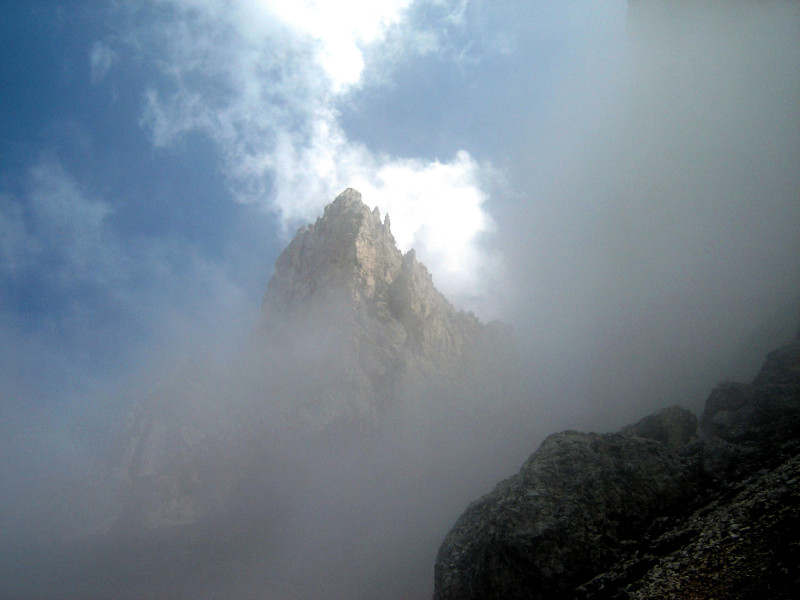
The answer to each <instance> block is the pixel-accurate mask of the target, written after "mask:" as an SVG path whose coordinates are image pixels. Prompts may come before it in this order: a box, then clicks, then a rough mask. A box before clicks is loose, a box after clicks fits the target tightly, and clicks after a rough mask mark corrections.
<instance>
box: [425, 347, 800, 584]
mask: <svg viewBox="0 0 800 600" xmlns="http://www.w3.org/2000/svg"><path fill="white" fill-rule="evenodd" d="M702 424H703V427H704V432H703V433H704V434H705V435H704V437H701V438H699V439H698V438H696V437H695V434H696V429H697V421H696V419H695V418H694V415H692V414H691V413H689V412H688V411H686V410H684V409H681V408H679V407H672V408H668V409H665V410H664V411H661V412H660V413H657V414H655V415H651V416H649V417H646V418H644V419H642V420H641V421H639V422H638V423H636V424H634V425H629V426H627V427H625V428H623V430H622V433H620V434H604V435H598V434H580V433H575V432H565V433H561V434H557V435H555V436H551V437H550V438H548V439H547V440H545V442H544V443H543V444H542V446H541V447H540V448H539V450H537V451H536V452H535V453H534V454H533V455H532V456H531V457H530V459H529V460H528V461H527V462H526V463H525V465H524V466H523V467H522V469H521V471H520V472H519V474H517V475H516V476H514V477H512V478H510V479H508V480H506V481H504V482H502V483H500V484H499V485H498V486H497V488H496V489H495V490H494V491H493V492H491V493H490V494H488V495H487V496H484V497H483V498H482V499H480V500H479V501H477V502H476V503H474V504H472V505H471V506H470V507H469V508H468V509H467V510H466V512H465V513H464V514H463V515H462V516H461V517H460V518H459V519H458V521H457V522H456V524H455V526H454V527H453V529H452V530H451V532H450V533H449V534H448V535H447V537H446V538H445V540H444V542H443V544H442V546H441V548H440V550H439V555H438V558H437V561H436V568H435V592H434V598H435V599H437V600H472V599H476V600H477V599H478V598H481V599H493V598H497V599H499V598H530V599H535V598H576V599H577V598H596V599H600V598H603V599H605V598H614V599H617V598H619V599H629V598H640V599H644V598H676V599H677V598H737V599H738V598H741V599H745V598H756V597H770V598H786V599H788V598H793V597H796V594H797V591H798V590H800V577H799V576H798V574H797V571H796V568H795V567H796V564H797V560H798V558H800V551H798V548H800V508H798V507H800V343H798V342H797V341H795V342H793V343H791V344H789V345H787V346H785V347H783V348H780V349H778V350H776V351H774V352H772V353H770V354H769V355H768V357H767V360H766V362H765V364H764V367H763V368H762V369H761V371H760V372H759V374H758V375H757V376H756V378H755V379H754V380H753V382H752V383H751V384H749V385H745V384H737V383H725V384H722V385H720V386H718V387H717V388H716V389H715V390H714V391H713V392H712V393H711V395H710V396H709V398H708V400H707V403H706V408H705V411H704V413H703V419H702ZM647 438H649V439H647Z"/></svg>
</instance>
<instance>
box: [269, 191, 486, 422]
mask: <svg viewBox="0 0 800 600" xmlns="http://www.w3.org/2000/svg"><path fill="white" fill-rule="evenodd" d="M484 328H485V326H484V325H483V324H481V323H480V322H479V321H478V319H477V318H475V317H474V315H471V314H466V313H463V312H459V311H457V310H456V309H455V308H454V307H453V306H452V305H451V304H450V302H448V301H447V299H446V298H445V297H444V296H443V295H442V294H441V293H439V291H438V290H437V289H436V287H435V286H434V284H433V278H432V277H431V275H430V273H428V270H427V269H426V268H425V266H424V265H422V264H421V263H420V262H419V261H417V259H416V254H415V253H414V251H413V250H409V251H408V252H407V253H405V254H403V253H402V252H401V251H400V250H399V249H398V248H397V245H396V243H395V239H394V236H393V235H392V232H391V229H390V221H389V219H388V215H387V218H386V219H384V221H383V222H382V221H381V218H380V211H379V210H378V209H377V208H375V209H374V210H370V208H369V207H367V206H366V205H365V204H364V202H363V201H362V199H361V194H360V193H359V192H358V191H356V190H354V189H352V188H348V189H347V190H345V191H344V192H342V193H341V194H339V196H337V198H336V199H335V200H334V201H333V202H332V203H331V204H329V205H328V206H327V207H325V210H324V212H323V215H322V217H320V218H318V219H317V220H316V222H315V223H314V224H312V225H307V226H305V227H303V228H301V229H300V230H299V231H298V232H297V235H296V236H295V238H294V239H293V240H292V242H291V243H290V244H289V246H288V247H287V248H286V249H285V250H284V251H283V252H282V253H281V255H280V256H279V257H278V260H277V261H276V263H275V273H274V275H273V277H272V279H271V280H270V282H269V286H268V287H267V293H266V295H265V297H264V302H263V304H262V311H261V323H260V331H261V337H262V338H263V340H264V341H265V343H267V344H270V343H272V344H275V343H278V344H280V345H281V346H282V347H283V348H286V349H287V352H290V353H293V356H294V358H295V359H296V360H297V361H299V362H300V363H303V364H304V365H305V366H304V372H305V375H304V382H306V383H307V382H309V381H318V382H319V385H318V386H317V385H316V384H314V385H315V386H316V387H313V389H311V388H308V389H307V386H306V387H304V388H303V389H302V392H301V394H300V396H302V398H301V399H300V400H298V401H299V402H301V403H309V402H310V403H311V404H312V405H314V406H309V407H308V409H307V410H305V412H306V413H307V414H310V415H314V417H313V420H315V421H317V423H318V425H319V424H321V425H322V426H323V427H324V426H326V425H327V424H328V422H329V421H333V420H336V419H338V418H339V417H340V416H342V415H344V416H345V418H346V419H353V418H354V419H355V420H357V421H374V420H375V419H377V416H378V415H379V413H380V412H381V410H382V409H383V408H384V407H385V406H387V405H389V404H390V403H391V401H392V398H393V397H395V396H396V395H397V393H398V386H400V385H401V380H402V381H406V380H408V379H409V378H411V379H415V378H419V377H424V376H426V375H427V374H431V373H435V372H438V371H441V370H442V369H447V368H449V365H452V364H454V363H457V362H459V361H460V359H461V358H462V357H463V356H465V355H466V354H467V353H468V352H469V351H470V350H471V349H472V348H474V347H475V346H476V345H477V340H478V338H479V337H480V335H481V332H482V331H483V329H484ZM276 340H277V342H276ZM309 373H310V374H311V376H309V375H308V374H309ZM321 398H324V399H325V400H324V404H325V406H320V405H319V403H320V399H321Z"/></svg>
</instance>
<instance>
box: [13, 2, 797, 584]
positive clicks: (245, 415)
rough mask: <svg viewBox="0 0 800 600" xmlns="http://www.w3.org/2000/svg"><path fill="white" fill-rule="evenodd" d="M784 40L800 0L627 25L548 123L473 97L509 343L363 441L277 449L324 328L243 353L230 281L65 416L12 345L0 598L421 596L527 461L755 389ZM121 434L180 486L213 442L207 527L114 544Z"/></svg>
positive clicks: (489, 309) (778, 202)
mask: <svg viewBox="0 0 800 600" xmlns="http://www.w3.org/2000/svg"><path fill="white" fill-rule="evenodd" d="M798 31H800V10H799V9H798V3H797V2H759V3H745V2H685V3H674V2H669V3H663V4H662V3H658V2H655V1H652V2H651V1H639V2H631V3H630V4H629V8H628V14H627V17H626V18H625V26H624V27H623V28H620V29H619V30H618V31H617V32H616V33H617V35H618V37H615V38H614V39H613V40H611V41H610V42H608V43H606V44H604V45H601V46H598V47H597V48H589V47H586V46H584V47H582V48H580V49H576V50H575V52H576V57H575V58H574V59H573V61H572V62H571V63H570V64H571V68H570V69H569V70H567V71H565V72H564V73H562V74H559V76H557V77H555V78H554V79H553V84H552V89H551V90H550V91H549V96H548V101H547V103H546V106H544V107H542V106H540V105H537V108H536V110H537V111H541V112H540V114H539V113H537V114H535V115H532V114H529V111H530V110H531V108H530V107H529V106H528V104H529V102H530V99H529V97H528V96H527V95H526V94H525V93H519V94H516V95H511V96H509V98H507V102H506V103H503V104H498V103H494V104H493V103H492V102H490V101H489V100H486V99H484V100H481V99H480V98H476V106H475V111H476V113H477V112H479V111H483V112H482V113H481V114H482V116H481V119H483V120H485V121H486V122H488V123H491V124H492V125H493V126H495V127H497V129H498V130H501V131H503V132H504V135H503V136H502V140H501V141H499V142H497V144H498V145H502V152H501V151H500V150H499V149H498V148H497V147H491V146H487V148H488V149H487V150H486V151H485V152H486V154H487V156H486V158H487V160H493V161H494V163H493V164H494V166H495V170H496V172H497V173H501V174H502V176H499V177H497V178H495V179H494V180H493V181H492V183H491V186H490V188H491V189H489V190H487V192H488V193H487V195H486V197H487V198H488V199H487V200H486V201H485V202H484V204H483V208H484V209H485V210H486V211H487V212H488V214H490V215H491V218H492V222H493V227H494V234H491V233H490V232H488V231H483V232H482V235H481V237H480V245H473V246H471V252H473V251H475V252H477V250H475V249H476V248H478V249H480V251H481V252H482V253H483V254H482V256H481V257H480V260H479V262H480V263H481V264H482V265H484V269H485V268H486V267H485V266H486V265H489V266H490V267H491V269H490V270H492V272H491V273H486V272H482V273H483V277H485V278H486V279H485V280H484V281H483V283H481V284H479V285H478V284H476V287H477V288H479V289H480V290H481V293H482V294H485V297H482V298H479V299H473V300H474V302H472V304H471V305H470V307H477V308H476V310H479V311H481V310H483V311H484V312H483V313H481V317H484V318H485V317H487V316H488V317H498V318H499V319H500V320H501V321H503V322H505V323H507V324H509V325H510V327H511V329H513V332H514V333H513V335H514V339H515V342H514V343H515V346H516V349H515V351H516V355H517V357H518V361H519V362H517V363H514V364H501V365H499V364H492V365H489V366H490V367H491V368H487V370H486V373H487V374H486V375H485V377H486V378H485V379H484V380H482V381H481V382H480V383H481V385H479V386H473V385H464V386H454V387H452V388H448V387H447V386H445V385H442V384H441V382H438V383H437V382H427V383H425V384H424V385H421V386H420V387H418V388H409V389H408V390H406V397H404V398H402V400H403V402H402V404H399V406H402V409H398V410H397V411H395V412H391V411H390V412H389V413H387V415H386V416H385V419H383V420H382V421H381V424H380V426H379V427H377V428H376V429H374V430H370V431H362V430H359V429H354V430H353V431H345V432H338V433H337V434H336V435H331V436H320V435H317V434H316V433H315V432H313V431H309V429H308V428H307V427H304V426H297V427H294V426H288V425H287V422H293V421H292V420H293V419H294V415H293V414H292V411H294V410H295V409H296V402H295V401H296V399H297V397H298V396H299V395H301V394H303V393H307V392H308V390H309V389H310V390H315V389H317V388H315V387H314V385H316V384H315V383H314V382H313V381H310V379H309V377H308V373H309V365H308V362H309V361H310V360H311V357H309V355H308V349H312V348H313V349H314V352H316V353H317V354H316V355H315V356H314V357H313V360H314V361H316V364H317V365H318V369H319V373H321V374H322V375H320V381H322V383H323V384H324V382H325V377H329V376H333V371H335V365H336V358H337V356H336V344H335V339H336V332H335V331H334V332H333V333H332V334H331V336H332V337H331V339H332V340H333V341H332V342H331V344H330V345H329V347H328V348H325V347H322V346H321V345H320V342H319V335H318V334H319V331H320V330H321V328H323V327H330V326H331V324H330V323H326V322H310V323H304V324H303V325H302V328H301V329H292V330H290V331H289V332H288V333H286V336H287V338H288V339H290V340H291V343H290V344H289V345H288V346H281V347H279V348H274V347H273V348H268V349H263V348H262V349H261V351H259V352H254V350H253V345H252V344H253V342H252V339H251V335H252V332H253V331H254V330H255V329H256V325H257V318H258V317H257V314H258V306H257V301H256V302H250V301H251V300H252V297H251V296H252V295H251V296H248V295H247V294H245V293H243V292H242V291H241V289H240V288H239V287H237V286H236V285H235V284H234V283H232V281H231V280H229V279H227V278H226V276H224V275H218V276H215V278H214V280H213V281H214V289H215V293H214V298H213V302H212V300H208V305H207V306H205V305H204V306H205V307H201V308H198V309H193V310H192V311H190V313H191V315H192V316H193V317H194V318H193V319H192V320H191V321H190V322H188V323H187V322H186V319H187V317H185V316H184V317H180V318H179V317H177V316H175V314H174V312H171V311H167V310H164V311H159V310H158V309H153V311H152V313H153V314H152V316H153V319H154V321H155V322H157V323H159V325H156V326H155V327H160V326H161V324H163V327H164V329H165V330H168V331H169V332H171V333H172V334H173V336H172V337H173V338H181V339H183V340H184V342H182V343H176V342H175V341H174V339H172V340H171V339H170V336H169V335H164V336H162V337H153V338H152V341H151V345H150V346H148V347H147V348H146V349H144V350H141V351H137V353H136V357H135V360H134V361H133V363H134V364H132V365H129V366H128V368H127V369H117V370H115V371H114V374H113V376H112V377H109V378H99V377H95V378H94V379H93V380H92V381H88V382H87V381H80V382H76V383H75V387H74V389H70V390H67V392H68V394H69V395H70V397H71V398H74V401H73V402H71V404H70V406H71V407H72V408H71V410H70V411H67V412H65V414H61V413H58V414H53V413H54V411H49V410H48V409H49V408H51V406H48V405H47V404H41V403H37V404H36V406H35V407H31V406H26V405H25V401H26V398H29V397H34V396H43V397H44V396H47V395H48V394H53V391H52V390H53V388H55V387H57V385H56V384H51V383H48V381H47V373H43V374H37V373H26V372H25V365H24V364H21V365H20V369H19V370H18V369H17V368H16V365H17V362H15V353H14V352H13V348H27V350H26V351H25V352H26V353H37V352H38V353H43V355H45V356H51V355H52V356H53V358H52V362H53V363H55V364H57V365H60V364H62V363H63V365H62V366H60V367H59V368H60V369H62V370H65V371H66V370H68V369H70V368H71V366H72V363H70V361H69V360H66V359H65V358H64V357H63V356H61V357H59V355H58V354H59V352H65V351H67V350H65V349H63V348H55V349H53V348H49V347H48V346H47V343H46V341H42V340H39V339H36V338H35V337H32V336H30V335H26V333H25V332H24V331H18V332H14V337H13V341H10V342H9V345H4V346H5V347H4V351H3V354H2V356H3V357H4V358H7V359H8V361H7V362H6V361H4V362H6V364H7V365H8V366H6V367H3V368H2V373H3V378H4V379H5V382H4V387H3V391H2V394H3V398H2V400H3V402H4V404H5V406H4V407H3V410H2V419H3V424H2V425H1V426H0V433H1V434H2V441H1V442H0V450H1V451H2V455H3V457H4V458H3V461H2V462H3V465H2V471H1V472H0V478H1V479H0V481H1V482H2V493H1V494H0V503H1V504H0V518H2V522H3V523H4V533H3V539H2V541H1V542H0V597H2V598H14V599H20V598H42V599H46V598H110V597H114V598H142V597H148V598H219V597H226V598H241V599H244V600H247V599H250V598H268V599H278V600H283V599H289V598H292V599H297V598H326V599H329V600H337V599H345V598H347V599H350V600H353V599H364V600H367V599H372V598H385V599H392V598H397V599H400V598H403V599H410V598H420V599H421V598H427V597H430V594H431V591H432V586H433V564H434V560H435V556H436V551H437V549H438V545H439V543H440V542H441V541H442V539H443V538H444V536H445V534H446V533H447V531H448V530H449V528H450V527H451V526H452V525H453V523H454V522H455V520H456V519H457V517H458V515H459V514H460V513H461V512H462V511H463V509H464V508H466V506H467V505H468V504H469V503H470V502H471V501H473V500H476V499H477V498H478V497H480V496H481V495H482V494H484V493H486V492H488V491H490V490H491V489H492V487H493V486H494V485H495V484H496V483H497V482H498V481H500V480H501V479H503V478H505V477H507V476H509V475H511V474H513V473H515V472H516V471H517V469H518V468H519V466H520V465H521V464H522V463H523V462H524V460H525V459H526V458H527V457H528V455H529V454H530V453H532V452H533V451H534V450H535V449H536V447H537V446H538V444H539V443H540V442H541V441H542V439H544V437H545V436H546V435H548V434H550V433H553V432H555V431H558V430H561V429H566V428H570V429H581V430H594V431H605V430H613V429H617V428H619V427H620V426H622V425H624V424H626V423H629V422H632V421H635V420H637V419H638V418H640V417H642V416H644V415H646V414H648V413H649V412H652V411H654V410H657V409H659V408H662V407H665V406H669V405H672V404H676V403H679V404H682V405H684V406H686V407H688V408H690V409H692V410H694V411H695V412H698V411H699V410H700V408H701V407H702V403H703V401H704V400H705V398H706V396H707V395H708V393H709V392H710V390H711V389H712V387H713V386H714V385H715V384H716V383H717V382H719V381H721V380H725V379H738V380H749V378H751V377H752V376H753V375H754V374H755V371H756V370H757V368H758V366H759V365H760V363H761V361H762V360H763V356H764V354H765V353H766V352H767V351H769V350H771V349H773V348H774V347H776V346H778V345H780V344H782V343H784V342H786V341H788V340H789V339H790V338H792V336H793V335H794V334H795V332H796V331H797V327H798V323H799V322H800V235H799V234H798V232H800V169H798V165H800V101H799V100H798V99H799V98H800V44H799V43H798V40H797V32H798ZM595 50H596V51H595ZM109 60H110V59H109ZM106 68H110V67H106ZM526 75H527V74H526V73H521V74H520V77H525V76H526ZM520 89H521V90H522V92H524V91H525V87H524V85H520ZM490 100H491V99H490ZM154 118H155V117H154ZM479 126H480V125H479V124H478V125H476V127H479ZM476 155H477V156H478V157H479V158H480V159H482V158H483V157H481V156H480V155H479V154H476ZM470 164H472V163H470ZM471 168H472V167H471ZM312 187H313V186H312ZM301 188H302V189H303V190H306V188H304V187H302V186H301ZM290 189H292V190H295V189H296V188H294V187H292V188H290ZM362 191H365V190H362ZM284 195H291V194H288V193H287V192H285V191H284V192H283V193H282V196H281V197H283V196H284ZM364 199H365V201H366V202H367V203H368V204H369V203H370V198H369V197H368V196H367V195H366V194H365V198H364ZM323 200H324V201H325V202H327V201H330V200H332V197H331V198H323ZM394 201H396V202H400V201H401V200H394ZM304 210H306V211H307V209H304ZM304 214H305V213H304ZM2 216H3V215H2V213H0V217H2ZM393 219H396V218H395V217H394V216H393ZM431 235H433V234H431ZM473 242H474V240H471V241H470V243H471V244H473ZM240 258H241V256H240ZM243 260H245V259H244V258H243ZM246 260H247V261H249V262H248V264H252V259H246ZM423 260H424V257H423ZM476 260H477V259H476ZM429 266H430V265H429ZM431 270H432V272H433V276H434V281H436V282H437V284H440V283H441V284H443V285H440V287H441V288H443V289H444V288H447V287H448V286H447V282H446V281H443V282H439V281H438V280H437V272H436V271H435V270H434V269H433V268H431ZM204 272H205V269H198V270H197V271H193V273H196V274H198V276H199V274H202V273H204ZM267 275H268V274H266V273H265V274H264V276H265V279H264V281H263V284H262V285H263V286H266V277H267ZM441 277H444V275H442V276H441ZM487 281H488V282H489V283H487ZM192 289H193V290H194V288H192ZM454 289H463V285H461V287H459V286H458V285H456V286H455V287H454ZM261 292H262V293H263V288H262V289H261ZM202 294H203V289H201V290H200V292H199V293H198V296H202ZM465 297H466V298H468V294H467V295H466V296H465ZM198 302H199V301H198ZM248 302H250V304H248ZM465 303H466V304H469V302H462V304H465ZM215 307H222V308H225V309H226V310H227V311H228V313H227V314H221V313H219V312H215V311H214V310H211V309H213V308H215ZM156 313H158V314H156ZM189 329H191V330H192V333H191V334H190V335H183V334H176V333H175V332H178V331H180V332H185V331H187V330H189ZM334 329H335V326H334ZM223 331H227V332H228V333H227V334H222V333H221V332H223ZM185 340H188V341H185ZM304 349H306V350H304ZM487 360H488V359H487ZM20 362H21V361H20ZM86 372H90V370H88V369H87V371H86ZM86 372H84V373H86ZM80 374H81V372H79V373H78V375H80ZM323 375H324V376H323ZM87 378H88V376H87ZM59 381H60V380H59ZM323 387H324V385H323ZM320 389H321V388H320ZM298 390H300V392H298ZM133 410H138V411H140V412H141V411H143V412H144V413H146V414H151V415H153V418H157V419H158V421H159V422H160V423H161V424H162V426H163V427H164V428H165V430H166V431H168V434H167V435H166V438H165V439H169V440H173V441H174V442H175V443H174V444H173V446H172V450H171V449H170V448H171V447H170V444H165V446H164V448H163V453H164V454H163V456H167V457H170V456H171V455H170V452H173V451H174V452H175V454H174V456H173V458H171V459H168V462H169V461H170V460H171V461H172V462H170V463H169V464H171V465H172V467H171V468H174V469H176V470H178V471H179V470H180V469H181V465H183V464H187V463H182V462H181V461H184V460H188V458H187V455H184V454H181V452H180V451H179V450H175V449H176V448H177V449H180V447H181V446H180V443H181V442H180V441H181V440H186V439H189V438H191V436H193V435H199V433H198V432H203V431H209V432H213V433H214V436H213V440H212V439H211V438H209V442H208V445H205V446H204V445H199V446H195V448H202V449H203V450H202V451H195V453H194V454H192V455H191V457H192V460H193V461H194V462H193V463H192V466H191V468H188V467H187V471H186V478H185V485H186V486H188V488H189V489H191V490H192V494H193V498H195V500H196V502H197V503H198V506H201V507H203V508H204V510H207V511H208V514H210V515H211V517H209V518H205V519H202V520H200V521H199V522H191V521H187V525H181V526H177V527H174V528H171V529H169V530H168V531H166V532H159V533H154V532H142V531H139V530H136V528H134V527H128V526H127V525H126V521H125V518H124V516H125V515H128V516H131V519H132V520H131V523H133V522H135V521H134V520H133V516H135V515H133V512H135V511H136V510H137V507H141V506H144V505H145V504H146V503H147V502H149V501H151V500H148V499H147V498H145V499H137V500H136V501H128V502H129V505H127V506H121V500H120V497H121V494H120V492H122V491H123V490H122V489H121V488H120V485H122V484H121V483H120V482H121V481H122V479H121V478H120V477H118V475H119V473H118V472H116V471H115V470H114V469H115V468H117V467H118V465H119V464H121V462H120V460H121V459H120V457H121V455H122V454H124V452H125V450H124V448H122V447H121V444H122V443H123V441H124V439H125V437H126V436H127V435H130V433H131V431H130V429H126V427H130V421H129V422H128V424H127V425H126V423H125V417H126V415H128V414H129V413H130V411H133ZM141 435H146V433H145V432H142V433H141ZM141 460H142V461H145V459H141ZM145 462H146V461H145ZM142 464H144V462H142ZM142 468H144V467H142ZM201 484H202V485H201ZM193 486H194V487H193ZM137 502H140V504H137ZM120 511H121V513H120ZM131 511H133V512H131ZM119 514H122V515H123V518H121V519H116V515H119ZM5 524H8V525H5ZM109 531H110V532H109Z"/></svg>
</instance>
